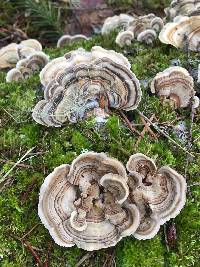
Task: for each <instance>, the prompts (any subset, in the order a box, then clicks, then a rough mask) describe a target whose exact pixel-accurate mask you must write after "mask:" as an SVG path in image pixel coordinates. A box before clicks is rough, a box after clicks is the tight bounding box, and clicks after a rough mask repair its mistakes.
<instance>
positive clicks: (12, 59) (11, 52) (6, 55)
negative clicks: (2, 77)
mask: <svg viewBox="0 0 200 267" xmlns="http://www.w3.org/2000/svg"><path fill="white" fill-rule="evenodd" d="M41 50H42V46H41V44H40V42H38V41H37V40H35V39H28V40H24V41H22V42H21V43H20V44H16V43H11V44H9V45H7V46H5V47H3V48H1V49H0V69H5V68H10V67H14V66H15V64H16V63H17V62H18V61H19V60H20V59H22V58H25V57H27V56H29V55H30V54H32V53H33V52H35V51H41Z"/></svg>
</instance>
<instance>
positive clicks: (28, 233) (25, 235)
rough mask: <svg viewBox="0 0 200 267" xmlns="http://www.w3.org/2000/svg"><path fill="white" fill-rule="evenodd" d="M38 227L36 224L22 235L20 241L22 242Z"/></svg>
mask: <svg viewBox="0 0 200 267" xmlns="http://www.w3.org/2000/svg"><path fill="white" fill-rule="evenodd" d="M38 225H39V223H37V224H36V225H34V226H33V227H32V228H31V229H30V230H29V231H28V232H27V233H26V234H24V235H23V236H22V237H21V238H20V240H23V239H24V238H25V237H27V235H30V233H31V232H33V230H34V229H35V228H36V227H37V226H38Z"/></svg>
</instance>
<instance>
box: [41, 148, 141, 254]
mask: <svg viewBox="0 0 200 267" xmlns="http://www.w3.org/2000/svg"><path fill="white" fill-rule="evenodd" d="M128 194H129V189H128V186H127V176H126V170H125V168H124V166H123V165H122V164H121V163H120V162H119V161H117V160H116V159H112V158H109V157H108V156H106V154H104V153H93V152H89V153H85V154H82V155H80V156H79V157H77V158H76V159H75V160H74V161H73V163H72V165H71V166H69V165H61V166H59V167H57V168H56V169H55V170H54V171H53V172H52V173H51V174H50V175H49V176H48V177H47V178H46V179H45V181H44V183H43V185H42V187H41V190H40V198H39V206H38V211H39V216H40V219H41V220H42V222H43V224H44V225H45V227H46V228H47V229H48V230H49V232H50V234H51V236H52V238H53V239H54V240H55V242H56V243H57V244H59V245H60V246H64V247H71V246H74V245H77V246H78V247H80V248H82V249H85V250H88V251H92V250H98V249H101V248H106V247H110V246H114V245H116V243H117V242H119V240H121V239H122V238H123V237H124V236H129V235H131V234H133V233H134V232H135V231H136V229H137V228H138V226H139V222H140V215H139V211H138V209H137V207H136V206H135V205H134V204H129V203H128V202H127V201H126V199H127V197H128Z"/></svg>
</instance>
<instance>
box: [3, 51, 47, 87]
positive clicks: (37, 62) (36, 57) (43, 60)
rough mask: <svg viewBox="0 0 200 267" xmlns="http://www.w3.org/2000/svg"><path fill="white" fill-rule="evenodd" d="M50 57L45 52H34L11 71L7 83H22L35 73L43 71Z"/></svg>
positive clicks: (7, 76)
mask: <svg viewBox="0 0 200 267" xmlns="http://www.w3.org/2000/svg"><path fill="white" fill-rule="evenodd" d="M48 61H49V57H48V56H47V55H46V54H45V53H44V52H41V51H39V52H33V53H31V54H30V55H29V56H28V57H26V58H23V59H21V60H19V61H18V62H17V64H16V67H15V68H13V69H11V70H9V71H8V73H7V75H6V81H7V82H12V81H16V82H18V81H21V80H24V79H27V78H28V77H29V76H30V75H32V74H33V73H34V72H38V71H41V70H42V69H43V68H44V66H45V65H46V64H47V63H48Z"/></svg>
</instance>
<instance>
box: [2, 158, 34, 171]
mask: <svg viewBox="0 0 200 267" xmlns="http://www.w3.org/2000/svg"><path fill="white" fill-rule="evenodd" d="M0 162H1V163H6V164H10V165H15V164H16V162H12V161H9V160H5V159H0ZM17 166H18V167H21V168H27V169H30V168H33V166H31V165H27V164H23V163H19V164H18V165H17Z"/></svg>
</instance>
